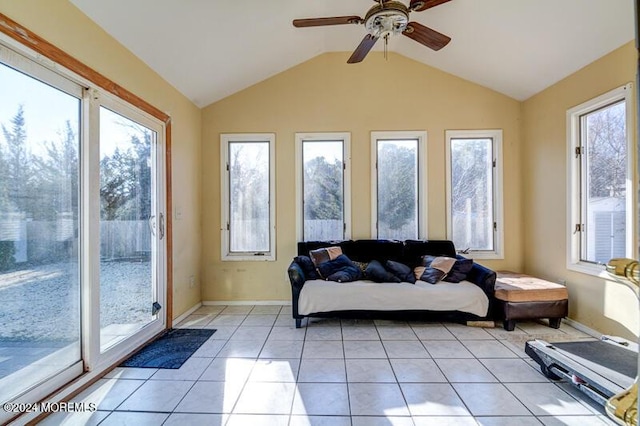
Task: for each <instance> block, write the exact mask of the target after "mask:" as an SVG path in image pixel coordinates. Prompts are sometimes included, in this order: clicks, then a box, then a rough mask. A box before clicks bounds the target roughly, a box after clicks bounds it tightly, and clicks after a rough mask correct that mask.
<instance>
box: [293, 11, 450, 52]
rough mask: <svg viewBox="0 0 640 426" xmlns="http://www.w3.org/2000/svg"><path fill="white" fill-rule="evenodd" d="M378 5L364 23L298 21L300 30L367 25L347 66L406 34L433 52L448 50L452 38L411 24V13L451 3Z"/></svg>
mask: <svg viewBox="0 0 640 426" xmlns="http://www.w3.org/2000/svg"><path fill="white" fill-rule="evenodd" d="M374 1H375V2H376V3H378V4H376V5H375V6H373V7H372V8H371V9H369V11H368V12H367V14H366V15H365V17H364V19H362V18H361V17H359V16H355V15H353V16H334V17H329V18H309V19H294V20H293V26H294V27H296V28H304V27H319V26H324V25H342V24H364V27H365V28H366V30H367V35H366V36H364V39H362V41H361V42H360V44H359V45H358V47H357V48H356V50H355V51H354V52H353V54H352V55H351V57H350V58H349V60H348V61H347V63H349V64H354V63H357V62H362V60H363V59H364V58H365V57H366V56H367V54H368V53H369V51H370V50H371V48H372V47H373V45H374V44H376V41H378V39H379V38H384V40H385V47H386V43H387V42H388V39H389V35H391V34H402V35H405V36H407V37H409V38H410V39H412V40H415V41H417V42H418V43H420V44H423V45H425V46H427V47H428V48H430V49H433V50H440V49H442V48H443V47H445V46H446V45H447V44H448V43H449V42H450V41H451V37H448V36H446V35H444V34H441V33H439V32H438V31H436V30H433V29H431V28H429V27H425V26H424V25H422V24H419V23H417V22H409V13H411V12H422V11H423V10H427V9H431V8H432V7H436V6H438V5H441V4H443V3H447V2H449V1H450V0H411V2H410V3H409V6H405V5H404V4H403V3H401V2H399V1H396V0H374Z"/></svg>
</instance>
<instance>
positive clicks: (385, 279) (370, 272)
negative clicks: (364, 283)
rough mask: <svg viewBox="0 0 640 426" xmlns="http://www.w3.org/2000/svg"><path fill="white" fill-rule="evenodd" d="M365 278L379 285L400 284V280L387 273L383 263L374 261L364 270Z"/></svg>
mask: <svg viewBox="0 0 640 426" xmlns="http://www.w3.org/2000/svg"><path fill="white" fill-rule="evenodd" d="M364 276H365V277H366V278H367V279H370V280H371V281H375V282H377V283H399V282H400V279H399V278H398V277H396V276H395V275H393V274H392V273H391V272H389V271H387V270H386V269H385V268H384V266H382V263H380V262H378V261H377V260H372V261H371V262H369V264H368V265H367V268H366V269H365V270H364Z"/></svg>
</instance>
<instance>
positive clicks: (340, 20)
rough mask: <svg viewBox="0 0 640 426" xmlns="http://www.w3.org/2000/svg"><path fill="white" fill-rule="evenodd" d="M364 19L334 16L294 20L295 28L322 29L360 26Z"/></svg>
mask: <svg viewBox="0 0 640 426" xmlns="http://www.w3.org/2000/svg"><path fill="white" fill-rule="evenodd" d="M361 22H362V18H361V17H359V16H355V15H353V16H333V17H330V18H309V19H294V20H293V26H294V27H296V28H304V27H321V26H324V25H343V24H360V23H361Z"/></svg>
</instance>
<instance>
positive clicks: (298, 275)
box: [287, 260, 307, 292]
mask: <svg viewBox="0 0 640 426" xmlns="http://www.w3.org/2000/svg"><path fill="white" fill-rule="evenodd" d="M287 274H288V275H289V281H290V282H291V288H292V290H294V289H295V290H297V291H298V292H300V290H302V286H304V282H305V281H306V280H307V277H306V276H305V275H304V271H303V270H302V268H301V267H300V265H298V263H296V261H295V260H294V261H292V262H291V264H290V265H289V268H288V269H287Z"/></svg>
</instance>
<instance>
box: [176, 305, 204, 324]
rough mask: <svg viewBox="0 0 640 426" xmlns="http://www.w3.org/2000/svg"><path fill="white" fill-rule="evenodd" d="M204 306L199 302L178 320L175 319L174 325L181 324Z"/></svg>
mask: <svg viewBox="0 0 640 426" xmlns="http://www.w3.org/2000/svg"><path fill="white" fill-rule="evenodd" d="M200 306H202V303H200V302H198V303H196V304H195V306H194V307H192V308H189V309H187V312H185V313H184V314H182V315H180V316H179V317H177V318H174V319H173V325H176V324H180V323H181V322H182V321H184V320H185V319H186V318H187V317H188V316H189V315H191V314H192V313H194V312H195V311H197V310H198V308H199V307H200Z"/></svg>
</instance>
